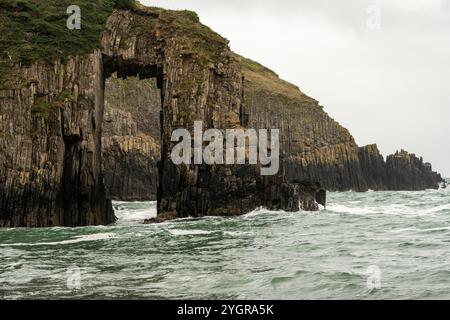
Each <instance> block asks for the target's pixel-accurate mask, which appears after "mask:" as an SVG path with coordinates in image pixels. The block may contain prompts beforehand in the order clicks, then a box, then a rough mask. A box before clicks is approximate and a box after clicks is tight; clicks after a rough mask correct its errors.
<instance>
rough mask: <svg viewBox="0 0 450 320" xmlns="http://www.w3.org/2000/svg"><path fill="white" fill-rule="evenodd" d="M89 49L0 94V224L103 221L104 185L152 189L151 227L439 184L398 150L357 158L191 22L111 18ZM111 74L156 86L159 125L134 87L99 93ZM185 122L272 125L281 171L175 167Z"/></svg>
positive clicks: (130, 194)
mask: <svg viewBox="0 0 450 320" xmlns="http://www.w3.org/2000/svg"><path fill="white" fill-rule="evenodd" d="M12 17H14V15H12ZM8 18H9V19H11V16H10V17H8ZM100 47H101V48H100V49H96V50H93V51H92V52H91V53H90V54H78V55H74V56H72V57H70V58H67V61H65V63H64V64H63V63H61V61H60V60H55V61H53V62H52V63H50V62H47V63H43V62H34V63H33V64H32V65H31V66H30V67H20V66H18V72H19V73H21V74H22V75H23V79H24V81H20V82H16V84H15V86H11V85H10V83H9V82H8V83H2V85H1V86H0V88H1V89H0V156H1V157H0V226H7V227H18V226H30V227H39V226H56V225H61V226H79V225H89V224H108V223H111V222H113V221H114V219H115V217H114V214H113V212H112V209H111V203H110V201H109V200H108V199H109V197H108V195H107V191H106V189H109V195H110V196H111V197H113V198H115V199H122V200H142V199H148V198H150V199H151V198H152V197H154V192H155V191H154V190H155V189H156V186H158V187H157V192H156V193H157V194H156V198H157V200H158V218H157V219H156V220H155V221H162V220H165V219H173V218H180V217H186V216H205V215H239V214H244V213H247V212H249V211H252V210H254V209H255V208H257V207H259V206H266V207H268V208H270V209H282V210H286V211H297V210H298V209H299V204H300V206H301V208H302V209H305V210H317V209H318V203H320V204H323V205H324V204H325V200H326V195H325V191H324V189H327V190H349V189H353V190H357V191H365V190H367V189H368V188H373V189H376V190H380V189H383V188H398V189H400V188H401V189H405V188H408V187H411V189H414V190H416V189H420V188H425V187H428V186H429V185H431V184H433V183H434V181H436V180H438V179H439V175H437V174H436V173H433V172H432V170H431V166H429V165H428V164H424V163H423V161H422V160H421V159H417V158H416V157H415V156H414V155H409V154H407V153H405V152H401V153H398V154H396V155H394V156H391V157H388V159H387V161H386V164H385V166H383V162H382V161H381V160H382V157H381V156H380V155H379V152H377V149H376V148H375V147H373V146H372V147H371V146H369V147H366V148H359V147H358V146H357V144H356V143H355V141H354V139H353V137H352V136H351V135H350V133H349V132H348V131H347V130H346V129H345V128H343V127H342V126H340V125H339V124H338V123H337V122H335V121H334V120H333V119H331V118H330V117H329V116H328V115H327V114H326V113H325V112H324V111H323V109H322V107H321V106H320V105H319V103H318V102H317V101H315V100H314V99H312V98H309V97H307V96H306V95H304V94H303V93H302V92H301V91H300V90H299V89H298V88H296V87H295V86H293V85H291V84H289V83H287V82H284V81H282V80H280V79H279V78H278V76H277V75H276V74H274V73H273V72H271V71H270V70H268V69H266V68H264V67H262V66H261V65H259V64H256V63H254V62H252V61H249V60H246V59H243V58H241V57H238V56H236V55H235V54H234V53H232V52H231V51H230V49H229V47H228V42H227V41H226V40H225V39H223V38H222V37H220V36H219V35H217V34H216V33H214V32H213V31H211V30H210V29H209V28H207V27H205V26H203V25H201V24H200V23H199V22H198V20H197V17H196V16H195V15H193V14H192V13H190V12H185V11H183V12H175V11H169V10H162V9H157V8H142V7H140V8H138V9H134V10H132V11H130V10H114V11H113V13H112V14H111V15H110V17H109V19H108V21H107V23H106V26H105V29H104V32H103V34H102V37H101V46H100ZM115 73H117V77H118V78H121V79H122V78H127V77H135V76H138V77H139V78H140V79H155V80H156V85H157V88H158V90H159V91H160V94H159V95H158V94H156V95H155V97H156V98H155V97H154V99H155V100H157V99H158V96H159V97H160V101H161V102H160V105H159V107H160V108H161V112H160V114H159V117H158V115H157V111H156V110H157V109H154V108H153V107H152V106H150V108H149V107H148V105H147V101H149V100H151V99H152V98H151V97H150V98H149V97H146V96H145V94H146V93H145V92H141V91H140V89H139V86H137V85H133V86H132V87H131V88H127V89H126V90H125V89H124V90H121V88H122V87H120V85H118V84H117V83H115V82H114V81H115V80H112V82H109V83H108V84H106V85H105V79H107V78H109V77H111V75H113V74H115ZM105 86H109V88H108V90H109V91H110V97H108V99H107V104H106V111H105V102H104V100H105V97H104V95H105ZM143 86H144V87H145V84H143ZM111 92H112V93H111ZM150 94H152V95H154V94H155V90H153V92H152V93H150ZM130 102H132V103H130ZM197 120H201V121H203V125H204V128H203V129H204V130H205V129H207V128H216V129H220V130H225V129H230V128H246V127H251V128H269V129H270V128H279V129H281V139H282V140H281V151H282V157H281V165H282V166H281V169H280V172H279V173H278V174H277V175H275V176H272V177H262V176H261V175H260V168H259V166H255V165H178V166H177V165H174V164H173V163H172V161H171V160H170V156H169V155H170V153H171V151H172V148H173V147H174V145H175V142H172V141H171V134H172V132H173V130H174V129H177V128H186V129H188V130H189V131H191V133H192V132H193V124H194V121H197ZM102 142H103V146H102ZM380 157H381V158H380ZM158 160H159V162H158V163H157V165H156V164H155V163H156V162H157V161H158ZM383 168H385V170H383ZM103 169H104V170H105V174H106V177H105V178H104V174H103ZM156 171H157V172H158V177H157V178H156V177H155V173H156ZM384 174H385V175H386V176H384ZM105 181H106V185H107V186H108V188H105Z"/></svg>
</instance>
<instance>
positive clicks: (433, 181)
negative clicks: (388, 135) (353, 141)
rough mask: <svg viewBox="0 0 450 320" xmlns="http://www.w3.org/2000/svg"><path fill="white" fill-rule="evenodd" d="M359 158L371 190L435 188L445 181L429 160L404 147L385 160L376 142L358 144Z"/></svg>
mask: <svg viewBox="0 0 450 320" xmlns="http://www.w3.org/2000/svg"><path fill="white" fill-rule="evenodd" d="M359 160H360V163H361V167H362V170H363V174H364V177H365V179H366V181H367V186H368V188H369V189H371V190H393V191H418V190H425V189H438V188H439V185H440V184H441V183H442V182H443V181H444V180H443V179H442V177H441V175H440V174H438V173H437V172H434V171H433V170H432V166H431V164H430V163H424V161H423V159H422V158H418V157H417V156H416V155H415V154H410V153H408V152H407V151H405V150H401V151H400V152H398V151H397V152H396V153H395V154H393V155H389V156H388V157H387V158H386V161H385V160H384V158H383V156H382V155H381V154H380V151H379V150H378V147H377V146H376V145H369V146H365V147H361V148H360V150H359Z"/></svg>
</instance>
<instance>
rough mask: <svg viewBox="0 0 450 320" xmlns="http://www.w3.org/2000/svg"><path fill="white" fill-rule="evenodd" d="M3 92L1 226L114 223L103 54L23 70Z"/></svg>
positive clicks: (0, 108) (0, 93)
mask: <svg viewBox="0 0 450 320" xmlns="http://www.w3.org/2000/svg"><path fill="white" fill-rule="evenodd" d="M21 71H22V74H23V76H24V78H25V79H29V80H30V82H29V84H28V85H26V86H24V87H21V88H11V89H5V90H0V227H43V226H58V225H64V226H80V225H89V224H108V223H111V222H113V221H114V220H115V217H114V213H113V211H112V207H111V203H110V201H109V200H107V198H106V194H105V190H104V185H103V176H102V171H101V148H100V146H101V143H100V133H101V123H102V121H103V91H102V86H101V84H102V79H103V76H102V56H101V52H100V51H99V50H97V51H96V52H94V53H92V54H90V55H86V56H83V57H74V58H71V59H70V60H69V61H68V62H67V63H66V64H65V65H63V64H61V63H59V62H55V63H54V64H53V65H52V66H48V65H45V64H34V65H33V66H32V67H30V68H23V69H22V70H21Z"/></svg>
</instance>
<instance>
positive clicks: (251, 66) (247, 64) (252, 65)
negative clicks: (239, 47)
mask: <svg viewBox="0 0 450 320" xmlns="http://www.w3.org/2000/svg"><path fill="white" fill-rule="evenodd" d="M235 56H236V59H237V60H238V61H239V62H240V63H241V66H242V67H243V68H244V69H248V70H251V71H254V72H267V73H271V74H273V75H274V76H277V77H278V75H277V74H276V73H275V72H274V71H273V70H270V69H269V68H267V67H265V66H263V65H262V64H260V63H259V62H256V61H253V60H251V59H249V58H245V57H243V56H240V55H238V54H235Z"/></svg>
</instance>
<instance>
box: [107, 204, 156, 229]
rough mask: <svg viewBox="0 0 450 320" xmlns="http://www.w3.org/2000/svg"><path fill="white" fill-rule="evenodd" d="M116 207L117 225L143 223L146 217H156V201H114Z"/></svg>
mask: <svg viewBox="0 0 450 320" xmlns="http://www.w3.org/2000/svg"><path fill="white" fill-rule="evenodd" d="M113 205H114V207H116V211H115V214H116V217H117V223H116V224H117V225H131V224H141V223H143V222H144V220H145V219H151V218H155V217H156V214H157V208H156V202H155V201H152V202H120V201H115V202H113Z"/></svg>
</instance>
